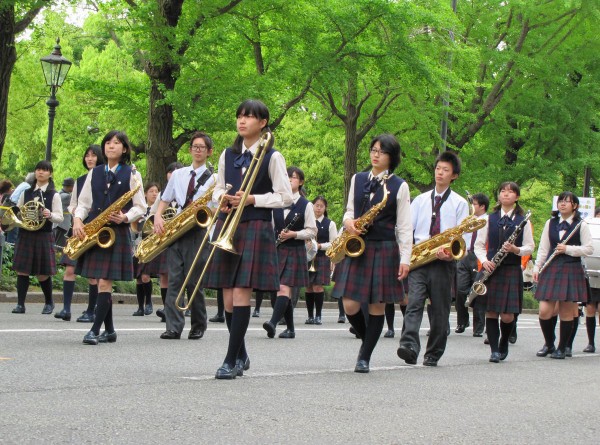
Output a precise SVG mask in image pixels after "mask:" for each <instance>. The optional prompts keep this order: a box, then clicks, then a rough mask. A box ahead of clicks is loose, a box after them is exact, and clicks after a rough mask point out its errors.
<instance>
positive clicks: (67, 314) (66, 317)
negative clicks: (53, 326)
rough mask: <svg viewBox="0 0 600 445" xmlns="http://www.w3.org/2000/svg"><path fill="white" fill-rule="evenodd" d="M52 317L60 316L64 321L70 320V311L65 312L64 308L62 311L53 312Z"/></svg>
mask: <svg viewBox="0 0 600 445" xmlns="http://www.w3.org/2000/svg"><path fill="white" fill-rule="evenodd" d="M54 318H61V319H63V320H64V321H71V313H70V312H65V310H64V309H63V310H62V311H60V312H58V313H56V314H54Z"/></svg>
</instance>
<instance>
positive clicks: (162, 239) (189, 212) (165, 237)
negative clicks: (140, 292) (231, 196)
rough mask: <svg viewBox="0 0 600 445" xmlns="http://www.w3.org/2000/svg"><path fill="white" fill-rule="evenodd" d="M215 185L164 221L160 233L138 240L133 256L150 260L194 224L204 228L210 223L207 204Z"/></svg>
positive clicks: (210, 216) (145, 260) (143, 261)
mask: <svg viewBox="0 0 600 445" xmlns="http://www.w3.org/2000/svg"><path fill="white" fill-rule="evenodd" d="M215 185H216V182H213V184H212V185H211V186H210V187H209V188H208V190H206V192H205V193H204V194H203V195H202V196H200V197H199V198H198V199H196V200H195V201H194V202H192V203H191V204H190V205H188V206H187V207H186V208H185V209H183V210H182V212H181V213H180V214H179V215H177V216H175V217H174V218H172V219H170V220H169V221H167V222H165V230H164V232H163V233H162V235H158V234H157V233H153V234H151V235H148V236H147V237H146V238H144V239H143V240H142V241H141V242H140V244H139V245H138V247H137V249H136V251H135V256H136V257H137V258H138V260H139V262H140V263H148V262H150V261H152V260H153V259H154V258H156V257H157V256H158V255H159V254H160V253H161V252H162V251H163V250H165V249H166V248H167V247H169V246H170V245H171V244H173V243H174V242H175V241H176V240H177V239H179V238H181V237H182V236H183V235H184V234H185V233H187V232H189V231H190V230H191V229H192V228H194V227H196V226H198V227H203V228H206V227H208V226H209V225H210V222H211V219H212V215H213V214H212V212H211V210H210V209H209V208H208V205H207V204H208V203H209V202H210V201H211V200H212V194H213V191H214V190H215ZM144 226H145V225H144Z"/></svg>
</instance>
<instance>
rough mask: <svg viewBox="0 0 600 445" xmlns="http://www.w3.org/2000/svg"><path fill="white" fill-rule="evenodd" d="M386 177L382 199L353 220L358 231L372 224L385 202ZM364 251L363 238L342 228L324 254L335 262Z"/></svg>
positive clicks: (386, 196) (386, 178)
mask: <svg viewBox="0 0 600 445" xmlns="http://www.w3.org/2000/svg"><path fill="white" fill-rule="evenodd" d="M388 178H389V176H388V175H385V176H384V177H383V199H382V200H381V202H379V203H377V204H375V205H374V206H373V207H371V208H370V209H369V210H368V211H367V212H365V214H364V215H361V216H360V217H359V218H358V219H357V220H356V221H355V222H354V227H355V228H356V230H358V231H359V232H361V233H366V230H367V228H368V227H369V226H370V225H371V224H373V221H374V220H375V217H376V216H377V215H378V214H379V212H381V210H382V209H383V208H384V207H385V205H386V204H387V199H388V195H389V193H390V192H389V191H388V189H387V180H388ZM364 251H365V240H364V239H363V238H362V237H361V236H357V235H350V233H348V232H346V230H342V233H340V234H339V235H338V237H337V238H336V239H334V240H333V242H332V243H331V246H330V247H329V249H327V251H326V252H325V255H327V257H328V258H329V259H330V260H331V262H332V263H333V264H337V263H339V262H340V261H342V260H343V259H344V257H345V256H349V257H350V258H356V257H359V256H361V255H362V254H363V252H364Z"/></svg>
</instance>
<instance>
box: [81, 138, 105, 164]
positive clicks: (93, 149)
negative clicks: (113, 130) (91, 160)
mask: <svg viewBox="0 0 600 445" xmlns="http://www.w3.org/2000/svg"><path fill="white" fill-rule="evenodd" d="M102 146H104V144H102ZM88 153H92V154H95V155H96V159H97V161H96V167H98V166H99V165H102V164H104V153H103V150H102V148H101V147H100V146H99V145H96V144H92V145H90V146H89V147H88V148H87V149H86V150H85V153H83V157H82V158H81V162H82V164H83V168H85V169H86V170H87V169H88V167H87V164H86V163H85V157H86V156H87V155H88Z"/></svg>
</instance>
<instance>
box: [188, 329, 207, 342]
mask: <svg viewBox="0 0 600 445" xmlns="http://www.w3.org/2000/svg"><path fill="white" fill-rule="evenodd" d="M202 337H204V331H190V333H189V334H188V340H199V339H201V338H202Z"/></svg>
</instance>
